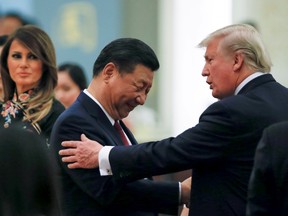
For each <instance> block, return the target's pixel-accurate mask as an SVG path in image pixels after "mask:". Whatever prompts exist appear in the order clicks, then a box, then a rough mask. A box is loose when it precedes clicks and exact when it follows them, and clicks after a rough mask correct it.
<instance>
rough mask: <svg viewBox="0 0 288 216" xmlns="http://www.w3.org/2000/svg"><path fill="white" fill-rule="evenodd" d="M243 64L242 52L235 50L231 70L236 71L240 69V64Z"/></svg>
mask: <svg viewBox="0 0 288 216" xmlns="http://www.w3.org/2000/svg"><path fill="white" fill-rule="evenodd" d="M243 64H244V55H243V53H240V52H236V53H235V55H234V65H233V71H235V72H238V71H240V70H241V68H242V66H243Z"/></svg>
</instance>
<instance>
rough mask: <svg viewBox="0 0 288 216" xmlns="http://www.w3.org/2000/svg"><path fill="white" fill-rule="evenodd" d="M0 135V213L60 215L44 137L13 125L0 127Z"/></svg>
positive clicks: (50, 161)
mask: <svg viewBox="0 0 288 216" xmlns="http://www.w3.org/2000/svg"><path fill="white" fill-rule="evenodd" d="M0 137H1V139H0V155H1V157H0V176H1V178H0V185H1V187H0V215H3V216H14V215H22V216H24V215H25V216H26V215H27V216H28V215H30V216H36V215H37V216H40V215H42V216H58V215H60V212H59V206H58V200H59V199H58V195H59V194H58V189H57V187H58V186H57V185H56V181H55V176H54V175H53V172H54V171H53V167H54V166H53V163H52V162H53V160H51V158H50V155H49V153H48V150H47V148H46V147H45V145H43V144H41V143H45V140H43V139H42V138H41V137H40V136H38V135H36V134H34V133H31V132H29V131H25V130H22V128H20V127H17V126H15V125H14V126H13V127H10V128H9V129H3V128H0Z"/></svg>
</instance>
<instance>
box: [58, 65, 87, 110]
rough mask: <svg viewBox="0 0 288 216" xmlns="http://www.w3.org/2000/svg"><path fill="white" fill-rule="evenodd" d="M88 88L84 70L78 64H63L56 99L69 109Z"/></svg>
mask: <svg viewBox="0 0 288 216" xmlns="http://www.w3.org/2000/svg"><path fill="white" fill-rule="evenodd" d="M86 87H87V81H86V77H85V72H84V70H83V68H82V67H81V66H80V65H79V64H77V63H63V64H61V65H59V67H58V82H57V86H56V88H55V97H56V99H58V100H59V101H60V102H61V103H62V104H63V105H64V107H65V108H68V107H69V106H70V105H71V104H72V103H73V102H74V101H75V100H76V98H77V97H78V95H79V94H80V92H81V91H82V90H84V89H85V88H86Z"/></svg>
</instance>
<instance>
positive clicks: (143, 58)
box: [93, 38, 160, 76]
mask: <svg viewBox="0 0 288 216" xmlns="http://www.w3.org/2000/svg"><path fill="white" fill-rule="evenodd" d="M109 62H112V63H114V64H115V65H116V66H117V67H118V69H119V73H131V72H133V70H134V68H135V66H136V65H138V64H142V65H144V66H146V67H148V68H150V69H151V70H152V71H156V70H158V69H159V67H160V65H159V61H158V59H157V56H156V54H155V53H154V51H153V50H152V49H151V47H149V46H148V45H147V44H145V43H144V42H143V41H141V40H138V39H135V38H120V39H116V40H114V41H112V42H111V43H109V44H108V45H107V46H105V47H104V48H103V50H102V51H101V53H100V55H99V56H98V58H97V59H96V61H95V63H94V67H93V76H97V75H98V74H99V73H100V71H101V70H102V69H103V68H104V67H105V65H106V64H108V63H109Z"/></svg>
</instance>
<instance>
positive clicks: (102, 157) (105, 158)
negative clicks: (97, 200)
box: [98, 146, 114, 176]
mask: <svg viewBox="0 0 288 216" xmlns="http://www.w3.org/2000/svg"><path fill="white" fill-rule="evenodd" d="M113 147H114V146H104V147H103V148H102V149H101V150H100V151H99V155H98V160H99V170H100V175H101V176H107V175H113V173H112V169H111V166H110V162H109V154H110V151H111V149H112V148H113Z"/></svg>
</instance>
